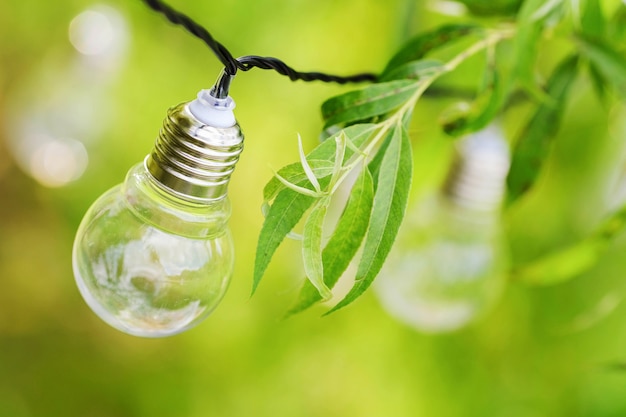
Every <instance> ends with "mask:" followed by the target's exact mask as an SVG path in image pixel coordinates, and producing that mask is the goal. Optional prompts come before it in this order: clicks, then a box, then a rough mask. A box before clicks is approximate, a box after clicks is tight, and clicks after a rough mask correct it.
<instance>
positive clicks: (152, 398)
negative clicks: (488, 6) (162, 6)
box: [0, 0, 626, 417]
mask: <svg viewBox="0 0 626 417" xmlns="http://www.w3.org/2000/svg"><path fill="white" fill-rule="evenodd" d="M172 4H173V5H174V6H176V7H178V8H180V9H182V10H183V11H185V12H186V13H188V14H190V15H191V16H193V17H195V18H196V19H197V20H198V21H199V22H201V23H202V24H204V25H205V26H207V27H208V28H210V30H211V31H212V33H213V34H214V35H215V36H216V37H217V39H218V40H220V41H221V42H223V43H224V44H226V45H227V46H228V48H229V49H230V50H231V51H232V52H233V54H234V55H246V54H257V55H267V56H276V57H279V58H281V59H283V60H285V61H286V62H287V63H289V64H290V65H292V66H294V67H296V68H297V69H300V70H322V71H326V72H333V73H340V74H350V73H354V72H361V71H378V70H380V69H382V68H383V67H384V65H385V63H386V60H387V59H388V58H389V57H390V56H391V55H392V54H393V52H395V50H396V49H397V48H398V46H399V45H400V44H401V43H402V41H403V40H404V39H406V37H407V36H408V35H410V34H413V33H416V32H418V31H420V30H423V29H425V28H430V27H433V26H436V25H438V24H441V23H443V22H453V21H464V20H466V19H467V17H450V16H444V15H442V14H440V13H439V12H437V11H434V10H432V7H427V5H426V2H417V5H414V4H411V2H406V1H404V0H387V1H382V0H318V1H315V2H313V1H301V0H289V1H280V0H262V1H261V0H228V1H224V2H192V1H182V0H178V1H173V2H172ZM93 5H95V3H89V2H86V1H79V0H64V1H58V2H39V1H35V0H3V1H2V2H0V283H1V284H2V287H1V289H0V416H2V417H4V416H6V417H28V416H37V417H40V416H63V417H73V416H81V417H105V416H106V417H109V416H110V417H126V416H129V417H130V416H151V417H161V416H181V417H192V416H193V417H195V416H198V417H200V416H223V417H229V416H232V417H243V416H256V417H265V416H267V417H270V416H271V417H283V416H284V417H287V416H290V417H292V416H301V417H321V416H324V417H333V416H336V417H339V416H341V417H345V416H360V417H374V416H376V417H380V416H394V417H395V416H398V417H403V416H429V417H453V416H459V417H460V416H503V417H504V416H506V417H522V416H524V417H531V416H551V417H555V416H568V417H573V416H624V415H626V371H625V370H624V369H626V303H624V302H623V299H624V294H625V286H624V278H625V276H626V256H624V253H625V251H626V238H625V237H624V236H619V237H618V238H617V239H616V241H615V242H614V243H613V244H612V246H611V247H610V249H609V250H608V251H607V252H605V253H604V254H603V256H602V258H601V260H600V261H599V262H598V264H597V265H596V266H595V267H594V268H593V269H592V270H590V271H587V272H586V273H584V274H582V275H580V276H578V277H576V278H575V279H573V280H571V281H568V282H566V283H563V284H560V285H556V286H550V287H530V286H527V285H525V284H522V283H517V282H510V283H509V285H508V287H507V289H506V292H505V294H504V296H503V298H502V300H501V301H500V302H499V303H498V305H497V306H496V308H495V309H494V310H493V311H492V312H491V313H490V314H489V315H487V316H486V317H485V318H483V319H482V320H480V321H479V322H477V323H475V324H473V325H471V326H469V327H468V328H466V329H464V330H462V331H458V332H456V333H453V334H448V335H436V336H433V335H426V334H420V333H419V332H416V331H415V330H413V329H411V328H409V327H406V326H404V325H402V324H400V323H398V322H396V321H394V320H393V319H392V318H390V317H389V316H388V315H386V314H385V312H384V311H383V310H382V309H381V308H380V306H379V304H378V303H377V301H376V298H375V296H374V295H373V294H372V293H371V292H370V293H368V294H367V295H366V296H364V297H363V298H362V299H360V300H359V301H358V302H357V303H355V304H354V305H352V306H351V307H350V308H347V309H345V310H342V311H341V312H339V313H337V314H333V315H331V316H329V317H325V318H320V314H321V313H322V312H323V311H324V309H321V308H320V309H313V310H312V311H310V312H306V313H304V314H301V315H299V316H296V317H293V318H290V319H287V320H283V319H282V318H281V317H282V315H283V313H284V312H285V311H286V309H287V308H288V307H289V306H290V303H291V301H292V300H293V299H294V297H295V296H296V295H297V293H298V290H299V285H300V282H301V279H302V276H303V273H302V267H301V265H300V263H299V261H297V260H298V259H299V250H300V249H299V245H298V242H287V243H286V244H285V245H283V247H282V248H281V249H280V250H279V252H278V253H277V255H276V257H275V258H274V262H273V263H272V266H271V268H270V270H269V273H268V275H267V276H266V278H265V280H264V282H262V283H261V286H260V289H259V291H258V292H257V294H256V295H255V296H254V297H252V298H250V295H249V294H250V288H251V282H252V278H251V277H252V264H253V259H254V250H255V245H256V240H257V236H258V231H259V230H260V226H261V222H262V215H261V211H260V205H261V202H262V196H261V190H262V187H263V185H264V184H265V182H266V181H267V180H268V179H269V178H270V177H271V172H272V171H271V168H274V169H278V168H280V167H281V166H283V165H285V164H287V163H291V162H293V161H295V160H296V159H297V142H296V137H297V133H300V134H301V135H302V137H303V138H304V140H305V145H306V147H307V149H311V148H313V147H314V146H315V144H316V143H317V138H318V134H319V131H320V129H321V126H322V123H321V117H320V113H319V106H320V104H321V103H322V101H323V100H325V99H326V98H328V97H330V96H331V95H333V94H336V93H339V92H342V91H347V88H349V87H339V86H335V85H324V84H321V83H310V84H307V83H302V82H296V83H292V82H289V80H288V79H286V78H283V77H280V76H278V75H276V74H275V73H270V72H263V71H261V70H254V71H251V72H249V73H244V74H240V75H239V76H238V77H237V78H236V80H235V82H234V84H233V87H232V90H231V94H232V96H233V97H234V98H235V100H236V101H237V106H238V108H237V110H236V114H237V117H238V119H239V122H240V124H241V126H242V127H243V129H244V131H245V133H246V149H245V152H244V154H243V155H242V159H241V161H240V162H239V164H238V166H237V170H236V173H235V175H234V177H233V179H232V182H231V188H230V197H231V200H232V205H233V218H232V221H231V227H232V230H233V237H234V239H235V242H236V243H235V245H236V251H237V259H238V261H237V264H236V270H235V275H234V278H233V282H232V284H231V287H230V290H229V292H228V294H227V295H226V297H225V299H224V300H223V302H222V304H221V305H220V307H219V308H218V309H217V310H216V311H215V313H213V315H212V316H211V317H210V318H209V319H207V320H206V321H205V322H204V323H203V324H201V325H200V326H198V327H197V328H195V329H193V330H191V331H188V332H186V333H183V334H181V335H178V336H175V337H172V338H167V339H160V340H145V339H140V338H135V337H131V336H127V335H124V334H122V333H120V332H118V331H116V330H114V329H112V328H110V327H108V326H107V325H106V324H104V323H103V322H101V321H100V320H99V319H98V318H97V317H96V316H95V315H94V314H93V313H91V311H90V310H89V309H88V308H87V306H86V305H85V303H84V302H83V301H82V299H81V298H80V295H79V293H78V291H77V289H76V287H75V285H74V279H73V276H72V269H71V245H72V239H73V234H74V232H75V230H76V228H77V227H78V224H79V222H80V219H81V217H82V215H83V213H84V212H85V210H86V209H87V208H88V207H89V205H90V204H91V203H92V202H93V201H94V200H95V198H96V197H97V196H99V195H100V194H101V193H102V192H104V191H105V190H106V189H108V188H109V187H111V186H113V185H115V184H117V183H119V182H121V181H122V180H123V178H124V175H125V173H126V170H127V169H128V168H129V167H130V166H131V165H133V164H134V163H135V162H137V161H139V160H141V159H142V158H143V157H144V155H146V154H147V153H148V152H149V151H150V149H151V146H152V144H153V141H154V138H155V135H156V134H157V131H158V129H159V128H160V126H161V121H162V119H163V117H164V116H165V111H166V109H167V108H168V107H170V106H172V105H174V104H177V103H179V102H182V101H188V100H190V99H192V98H194V97H195V94H196V92H197V91H198V90H199V89H201V88H208V87H210V86H211V85H212V83H213V81H214V80H215V78H216V77H217V75H218V74H219V71H220V70H221V67H220V65H219V64H218V63H217V60H216V59H215V58H214V57H213V56H212V54H211V53H210V52H209V50H208V49H206V47H205V46H204V45H202V44H201V42H199V41H197V40H195V39H193V38H192V37H190V36H189V35H187V34H186V33H185V32H183V31H182V30H181V29H179V28H175V27H173V26H171V25H170V24H168V23H166V22H165V21H164V19H163V18H162V17H161V16H159V15H157V14H155V13H153V12H151V11H150V10H148V9H147V8H146V7H145V6H143V5H142V3H141V2H139V1H125V2H122V1H111V2H110V3H108V6H109V7H111V8H113V9H114V10H115V11H116V12H117V13H119V18H120V19H121V21H120V22H118V23H119V24H120V25H121V26H115V28H116V29H115V30H116V31H118V32H116V33H117V35H115V36H122V35H121V34H123V33H126V36H127V38H126V44H125V46H124V44H120V50H119V51H118V52H116V53H115V54H114V59H115V60H117V61H115V62H114V63H113V64H111V67H110V68H109V67H106V68H105V69H102V67H100V66H99V65H101V64H102V63H99V62H96V61H89V62H86V61H84V57H83V58H81V56H80V54H79V53H78V52H77V51H76V49H74V48H73V47H72V44H71V43H70V42H69V40H68V28H69V24H70V22H71V21H72V19H73V18H74V17H75V16H77V15H78V14H79V13H81V12H82V11H83V10H84V9H85V8H87V7H90V6H93ZM120 31H121V32H120ZM123 31H126V32H123ZM544 48H545V51H544V52H543V53H542V55H541V56H540V63H539V64H540V70H543V71H544V75H545V74H546V73H547V70H548V69H550V68H551V67H552V66H553V65H554V62H555V56H561V55H562V49H563V45H561V44H560V43H559V41H558V40H553V41H551V42H547V44H546V45H544ZM81 59H82V61H81ZM104 65H105V66H106V65H108V64H106V63H105V64H104ZM476 68H480V65H479V63H474V64H472V63H468V64H467V65H465V66H462V67H461V68H460V71H459V74H458V75H456V76H455V77H452V79H450V80H449V81H450V82H452V83H454V82H459V83H461V84H463V83H466V84H467V83H468V82H470V83H471V82H475V81H476V79H477V76H476ZM77 74H78V75H77ZM76 103H79V105H78V106H77V105H76ZM446 104H449V103H445V102H432V101H427V102H424V103H422V104H420V105H418V109H417V111H416V115H415V120H414V124H413V130H412V132H411V134H412V140H413V142H414V147H415V148H414V149H415V158H416V163H415V170H416V172H415V175H416V184H415V190H416V191H415V193H416V194H417V193H419V190H423V189H425V188H427V187H428V186H429V185H432V184H435V183H436V181H437V180H438V179H439V178H440V177H441V173H442V172H443V171H444V169H445V162H446V161H447V155H449V151H450V147H451V142H450V140H449V139H446V138H445V137H444V136H443V135H442V134H441V133H440V132H439V130H438V126H437V125H436V123H434V122H433V121H434V120H436V117H437V114H438V113H439V112H440V111H441V109H442V108H443V107H445V105H446ZM50 108H52V109H57V110H54V111H57V112H59V110H58V109H59V108H60V109H61V110H62V111H60V113H59V114H57V113H54V111H52V113H48V114H52V115H53V116H51V117H50V118H51V120H47V121H45V123H44V122H41V123H40V124H41V126H44V127H46V126H50V127H49V129H50V130H51V131H52V130H54V131H55V132H56V131H61V132H63V129H64V128H67V129H70V128H71V129H74V130H73V131H72V132H70V133H68V134H75V132H79V133H78V134H80V132H83V133H84V134H85V137H75V138H74V139H77V140H79V141H80V142H81V143H83V145H84V150H79V151H77V152H78V153H77V154H76V155H78V156H76V155H75V159H71V158H70V159H71V160H72V161H74V162H76V161H78V162H76V164H78V168H76V169H77V170H80V166H79V165H80V164H81V163H82V162H81V161H83V160H82V159H80V158H79V157H84V155H83V153H84V152H85V151H86V152H87V153H88V164H87V165H86V169H85V171H84V173H83V174H82V176H80V178H78V179H77V180H76V181H73V182H70V183H68V184H67V185H65V186H62V187H47V186H45V185H42V181H43V182H44V183H45V182H46V177H45V175H44V174H45V173H44V174H41V173H40V174H38V175H39V180H35V179H33V178H32V176H31V175H27V174H26V173H25V172H28V171H29V169H31V170H32V169H33V166H32V164H33V162H32V161H34V160H36V159H33V158H35V157H32V158H31V159H30V164H31V165H28V164H29V160H28V158H26V159H25V158H24V156H23V155H22V156H20V155H21V154H20V152H21V151H20V150H19V149H20V146H21V145H20V143H22V142H20V141H23V139H22V138H21V136H20V133H23V132H24V129H25V128H24V126H25V125H27V126H28V125H29V124H28V123H25V122H24V120H40V119H42V117H43V116H41V114H43V113H45V112H46V111H48V110H49V109H50ZM47 109H48V110H47ZM529 112H530V107H526V106H519V107H517V108H515V109H514V111H512V112H511V113H510V114H509V115H507V117H506V118H505V119H504V127H505V130H506V131H507V133H509V134H511V133H512V132H515V131H517V130H518V129H519V127H520V125H521V123H522V122H523V121H524V120H525V119H526V118H527V117H528V115H529V114H530V113H529ZM68 114H69V115H70V117H68ZM624 115H626V112H625V111H624V108H620V107H619V106H614V108H610V109H609V110H608V111H607V107H606V106H603V105H601V104H600V103H599V102H598V101H597V99H596V98H594V95H593V91H592V87H591V85H590V83H589V81H587V80H586V79H584V78H582V79H580V80H579V81H578V82H577V85H576V88H575V89H574V92H573V94H572V100H571V105H570V106H568V109H567V112H566V115H565V121H566V122H565V124H564V126H563V128H562V129H561V133H560V134H559V137H558V138H557V142H556V145H555V149H554V152H553V154H552V156H551V159H550V161H549V164H548V169H547V172H546V173H545V175H543V176H542V178H541V180H540V183H539V185H538V188H537V189H536V190H534V191H533V193H532V194H531V195H529V196H527V197H526V198H525V200H524V201H523V202H521V203H520V204H519V205H518V206H517V207H515V209H514V210H512V211H511V212H510V213H507V220H508V223H507V224H508V230H509V240H510V244H511V248H512V253H513V258H514V261H516V262H523V261H525V260H528V259H533V258H534V257H536V256H538V255H540V254H542V253H546V252H549V251H551V250H554V249H557V248H559V247H562V246H564V245H567V244H568V243H572V242H575V241H576V239H579V238H581V237H583V236H585V235H586V234H587V233H589V231H590V230H593V228H594V227H595V226H596V225H597V223H598V221H600V219H602V217H603V216H604V215H605V214H606V213H607V211H608V210H609V209H610V208H614V207H617V206H620V205H622V204H623V203H624V201H625V200H626V199H624V193H623V192H621V191H620V187H619V184H620V181H619V179H620V177H621V173H622V171H623V168H622V166H623V164H624V154H625V151H626V147H625V146H624V140H625V139H626V128H625V126H624V124H623V122H622V121H623V120H624ZM64 117H65V118H67V120H70V121H69V122H68V121H67V120H65V119H64ZM43 118H44V119H45V117H43ZM76 118H79V119H80V118H84V120H87V121H88V122H85V123H86V126H70V127H68V125H71V123H72V122H71V120H72V119H76ZM40 121H41V120H40ZM46 123H48V124H46ZM620 123H621V124H620ZM88 134H89V135H88ZM39 135H41V132H39ZM90 135H91V136H90ZM87 136H90V137H87ZM77 146H79V147H80V145H77ZM54 149H56V148H54ZM54 149H53V150H54ZM81 149H82V148H81ZM63 152H65V151H64V150H63V149H61V150H59V149H57V153H54V152H52V155H56V156H54V158H52V160H51V161H50V160H45V158H44V160H43V161H44V162H39V163H38V164H39V165H41V164H44V165H45V164H51V166H50V167H48V168H49V170H51V172H53V173H56V175H57V177H58V176H59V175H60V178H61V180H59V181H62V180H63V178H66V177H68V176H72V175H79V173H72V172H70V173H67V172H65V171H64V170H63V166H62V167H61V168H59V167H58V166H56V165H54V162H55V161H59V160H63V161H65V159H63V158H62V156H64V155H65V156H67V154H66V153H63ZM81 152H82V153H81ZM72 155H73V154H72ZM81 155H82V156H81ZM20 158H22V159H20ZM48 158H50V156H49V155H48ZM55 158H56V159H55ZM76 158H78V159H80V160H78V159H76ZM83 159H84V158H83ZM24 161H26V162H24ZM68 161H69V160H68ZM83 162H84V161H83ZM20 164H22V167H20V166H19V165H20ZM68 164H69V162H67V163H66V164H65V165H64V166H65V167H68V166H70V165H68ZM39 165H38V166H39ZM46 167H47V165H46ZM55 170H56V171H55ZM433 173H435V175H433ZM35 177H36V175H35ZM57 180H58V178H57ZM49 181H51V180H50V179H49V178H48V182H49Z"/></svg>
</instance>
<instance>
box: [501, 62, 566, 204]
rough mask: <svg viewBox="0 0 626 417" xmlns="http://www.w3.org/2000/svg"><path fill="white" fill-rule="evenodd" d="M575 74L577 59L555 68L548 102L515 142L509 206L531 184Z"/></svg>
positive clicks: (553, 131) (548, 92) (508, 180)
mask: <svg viewBox="0 0 626 417" xmlns="http://www.w3.org/2000/svg"><path fill="white" fill-rule="evenodd" d="M577 71H578V57H577V56H570V57H568V58H566V59H565V60H563V61H562V62H561V63H560V64H559V65H558V67H557V68H556V69H555V70H554V73H553V74H552V76H551V77H550V80H549V81H548V86H547V94H548V96H549V97H550V99H551V100H550V102H547V103H543V104H541V105H540V106H539V108H538V109H537V111H536V112H535V114H534V115H533V117H532V118H531V120H530V121H529V123H528V124H527V125H526V127H525V128H524V130H523V132H522V135H521V137H520V139H519V140H518V141H517V143H516V145H515V148H514V150H513V158H512V161H511V169H510V170H509V175H508V177H507V185H508V191H509V195H508V202H509V204H510V203H512V202H513V201H515V200H516V199H518V198H519V197H520V196H521V195H522V194H524V193H525V192H526V191H528V190H529V189H530V188H531V187H532V186H533V184H534V183H535V180H536V179H537V176H538V175H539V172H540V170H541V168H542V167H543V163H544V161H545V159H546V157H547V155H548V152H549V149H550V145H551V144H552V139H553V138H554V137H555V136H556V133H557V131H558V129H559V125H560V122H561V116H562V113H563V111H564V108H565V102H566V98H567V94H568V92H569V90H570V88H571V86H572V84H573V83H574V80H575V78H576V74H577Z"/></svg>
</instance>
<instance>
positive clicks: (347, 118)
mask: <svg viewBox="0 0 626 417" xmlns="http://www.w3.org/2000/svg"><path fill="white" fill-rule="evenodd" d="M418 85H419V84H418V82H416V81H412V80H398V81H390V82H387V83H382V84H373V85H370V86H367V87H365V88H362V89H360V90H355V91H350V92H348V93H345V94H342V95H340V96H337V97H333V98H331V99H329V100H327V101H326V102H325V103H324V104H322V116H323V117H324V120H325V124H324V127H325V128H327V127H329V126H333V125H342V124H348V123H354V122H358V121H361V120H366V119H369V118H371V117H374V116H380V115H384V114H387V113H389V112H390V111H392V110H395V109H396V108H398V107H400V106H401V105H402V104H403V103H404V102H406V101H407V100H408V99H409V98H410V97H411V96H412V95H413V94H414V93H415V90H417V87H418Z"/></svg>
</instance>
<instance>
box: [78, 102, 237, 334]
mask: <svg viewBox="0 0 626 417" xmlns="http://www.w3.org/2000/svg"><path fill="white" fill-rule="evenodd" d="M233 108H234V103H233V101H232V99H231V98H230V97H227V98H225V99H218V98H215V97H213V96H212V95H211V93H210V92H209V91H207V90H203V91H201V92H200V93H199V94H198V98H197V99H196V100H194V101H192V102H190V103H183V104H180V105H178V106H175V107H173V108H171V109H170V110H169V111H168V114H167V117H166V118H165V121H164V122H163V127H162V128H161V131H160V133H159V136H158V138H157V140H156V144H155V146H154V149H153V150H152V152H151V154H150V155H148V156H147V157H146V158H145V160H144V161H143V162H142V163H139V164H137V165H135V166H134V167H132V168H131V169H130V171H129V172H128V174H127V176H126V180H125V181H124V183H123V184H120V185H118V186H116V187H114V188H112V189H111V190H109V191H107V192H106V193H104V195H102V196H101V197H100V198H99V199H98V200H97V201H96V202H95V203H94V204H93V205H92V206H91V208H89V210H88V211H87V214H86V215H85V217H84V219H83V221H82V223H81V225H80V227H79V229H78V232H77V235H76V240H75V242H74V252H73V266H74V275H75V278H76V282H77V284H78V288H79V290H80V292H81V295H82V296H83V298H84V299H85V301H86V302H87V304H88V305H89V307H90V308H91V309H92V310H93V311H94V312H95V313H96V314H97V315H98V316H99V317H100V318H101V319H102V320H104V321H105V322H106V323H108V324H109V325H111V326H113V327H115V328H116V329H118V330H121V331H122V332H125V333H128V334H131V335H134V336H143V337H163V336H169V335H173V334H176V333H179V332H182V331H184V330H186V329H189V328H191V327H193V326H195V325H197V324H198V323H199V322H200V321H202V320H203V319H204V318H206V317H207V316H208V315H209V314H210V313H211V311H213V309H214V308H215V307H216V306H217V304H218V303H219V302H220V300H221V299H222V297H223V296H224V294H225V292H226V289H227V287H228V284H229V281H230V277H231V274H232V269H233V263H234V250H233V242H232V239H231V235H230V231H229V229H228V224H227V223H228V219H229V217H230V204H229V200H228V197H227V187H228V182H229V179H230V175H231V173H232V172H233V170H234V167H235V164H236V162H237V160H238V159H239V154H240V153H241V151H242V149H243V135H242V133H241V129H240V128H239V125H238V124H237V123H236V121H235V118H234V115H233V112H232V109H233Z"/></svg>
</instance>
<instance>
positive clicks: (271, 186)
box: [263, 124, 376, 204]
mask: <svg viewBox="0 0 626 417" xmlns="http://www.w3.org/2000/svg"><path fill="white" fill-rule="evenodd" d="M375 130H376V125H373V124H359V125H354V126H350V127H347V128H346V129H344V130H343V131H340V132H338V133H337V134H335V135H334V136H333V137H338V136H340V135H345V136H346V138H347V140H349V141H350V142H351V143H353V144H354V145H355V146H357V147H360V146H361V145H363V143H365V142H366V140H367V139H368V138H369V137H370V135H371V134H372V133H373V132H374V131H375ZM336 146H337V145H336V142H335V140H333V139H332V138H331V140H326V141H324V142H322V143H321V144H319V145H318V146H317V147H316V148H315V149H313V150H312V151H311V152H310V153H309V154H308V155H307V158H306V159H307V161H308V163H309V165H310V166H311V169H312V171H313V173H314V174H315V177H316V178H318V179H320V178H323V177H326V176H328V175H331V174H332V173H333V171H334V169H335V164H334V158H335V155H336ZM353 154H354V150H353V149H350V148H348V149H346V150H345V152H344V154H343V157H344V161H345V160H346V159H348V158H350V157H351V156H352V155H353ZM278 174H279V175H281V176H282V177H283V178H285V179H286V180H287V181H289V182H291V183H293V184H296V185H300V186H303V185H304V184H306V182H307V175H306V173H305V172H304V170H303V168H302V165H301V164H300V163H294V164H290V165H287V166H285V167H283V168H281V169H280V170H279V171H278ZM284 189H285V185H284V184H282V183H281V182H280V180H278V178H276V177H273V178H272V179H271V180H270V181H269V182H268V183H267V184H266V185H265V188H264V189H263V199H264V200H265V203H266V204H267V203H269V202H270V201H272V200H273V199H274V198H275V197H276V195H277V194H278V193H279V192H280V191H282V190H284Z"/></svg>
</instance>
